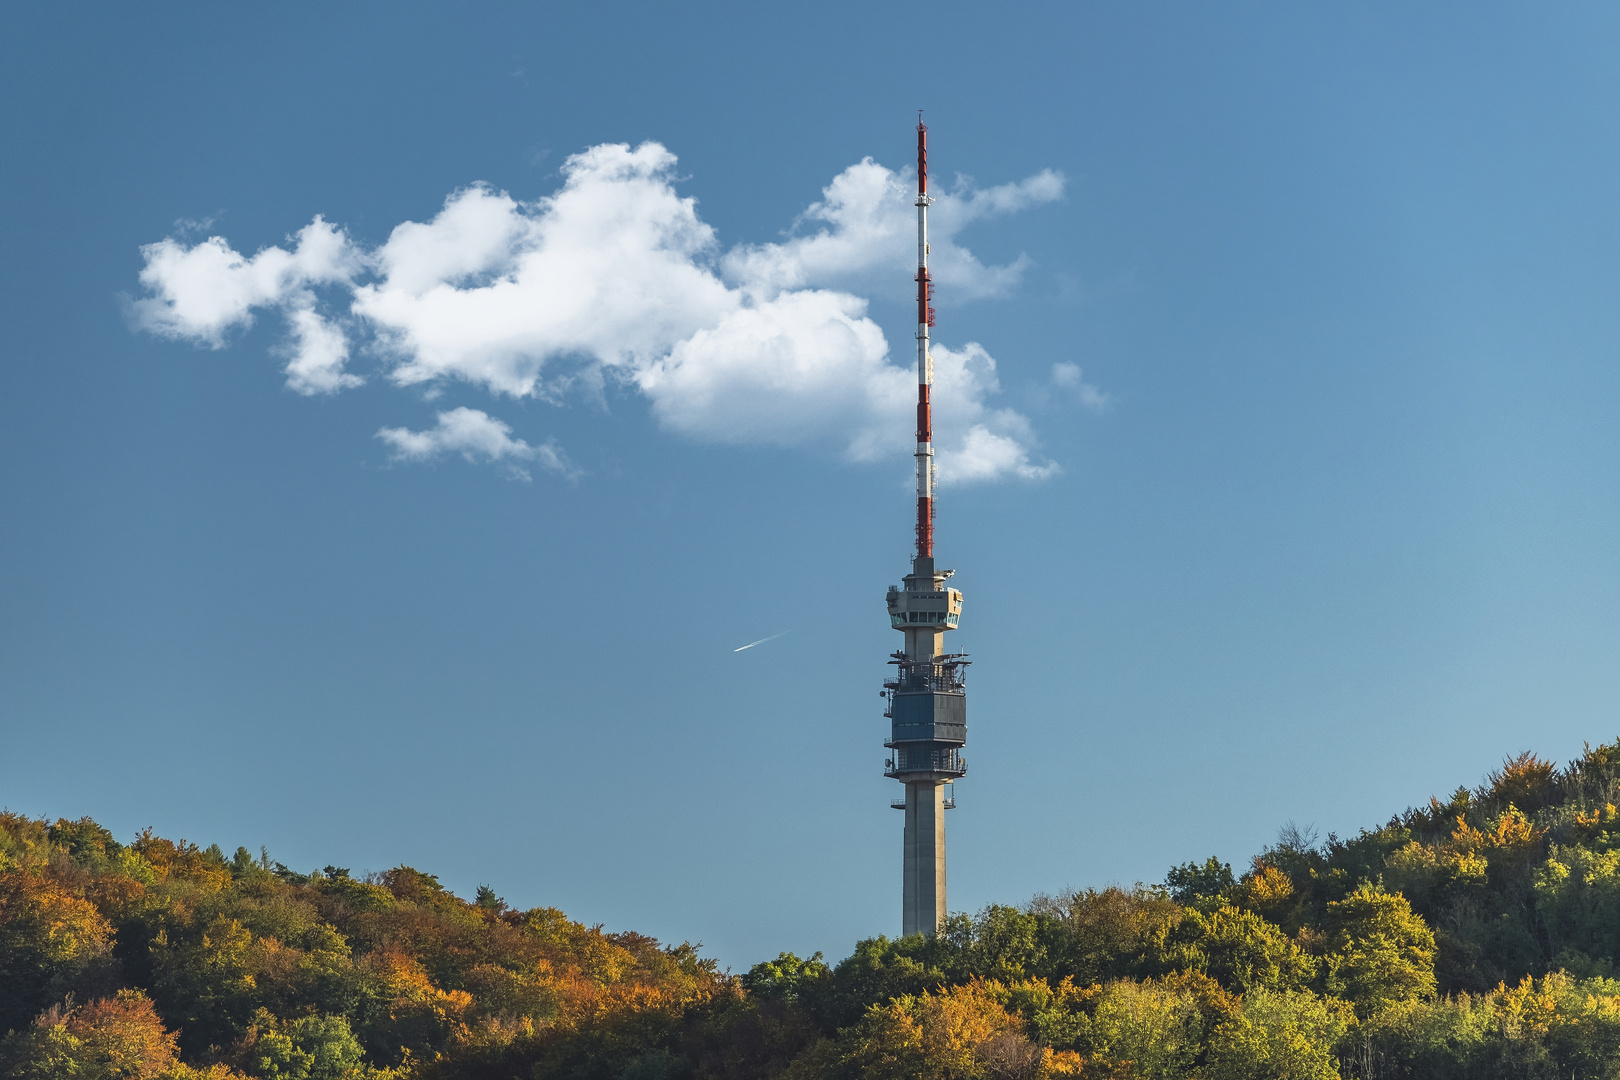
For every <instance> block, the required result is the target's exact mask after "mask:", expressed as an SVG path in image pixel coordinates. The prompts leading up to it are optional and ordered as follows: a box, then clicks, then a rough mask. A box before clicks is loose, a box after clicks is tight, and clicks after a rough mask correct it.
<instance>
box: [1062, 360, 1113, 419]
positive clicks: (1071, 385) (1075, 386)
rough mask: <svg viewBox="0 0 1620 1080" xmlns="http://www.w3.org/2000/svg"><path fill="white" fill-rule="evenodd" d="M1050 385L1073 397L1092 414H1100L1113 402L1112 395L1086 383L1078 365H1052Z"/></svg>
mask: <svg viewBox="0 0 1620 1080" xmlns="http://www.w3.org/2000/svg"><path fill="white" fill-rule="evenodd" d="M1052 385H1053V386H1054V387H1056V388H1057V389H1059V390H1062V391H1064V392H1066V393H1068V394H1071V395H1073V396H1074V397H1075V398H1076V399H1077V400H1078V401H1079V402H1080V404H1081V405H1084V406H1085V407H1086V408H1088V409H1090V410H1091V411H1092V412H1102V411H1103V410H1104V409H1106V408H1108V406H1109V405H1110V404H1112V403H1113V400H1114V399H1113V396H1112V395H1110V394H1108V393H1106V392H1105V391H1103V390H1102V389H1100V388H1099V387H1097V386H1094V385H1093V384H1091V383H1088V382H1086V380H1085V373H1084V372H1082V371H1081V370H1080V365H1079V364H1069V363H1061V364H1053V365H1052Z"/></svg>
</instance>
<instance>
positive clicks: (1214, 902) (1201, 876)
mask: <svg viewBox="0 0 1620 1080" xmlns="http://www.w3.org/2000/svg"><path fill="white" fill-rule="evenodd" d="M1164 887H1165V888H1166V889H1168V890H1169V891H1170V898H1171V899H1172V900H1174V901H1175V902H1176V903H1178V904H1185V905H1187V906H1188V907H1201V908H1202V907H1218V906H1220V905H1221V904H1224V903H1225V902H1226V901H1227V899H1228V898H1229V897H1230V896H1231V895H1232V893H1233V891H1234V890H1235V889H1236V888H1237V878H1235V877H1233V876H1232V866H1231V864H1230V863H1223V862H1221V861H1220V860H1219V859H1217V858H1216V857H1215V856H1213V855H1211V856H1210V857H1209V858H1207V859H1205V860H1204V861H1203V862H1201V863H1193V862H1188V863H1182V864H1181V865H1180V866H1175V867H1171V869H1170V872H1169V873H1168V874H1166V875H1165V876H1164Z"/></svg>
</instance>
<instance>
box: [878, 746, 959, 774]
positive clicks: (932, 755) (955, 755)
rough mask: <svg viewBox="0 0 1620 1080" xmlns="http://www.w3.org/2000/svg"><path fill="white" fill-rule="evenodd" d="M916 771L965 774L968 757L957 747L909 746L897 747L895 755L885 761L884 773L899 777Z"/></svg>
mask: <svg viewBox="0 0 1620 1080" xmlns="http://www.w3.org/2000/svg"><path fill="white" fill-rule="evenodd" d="M915 773H943V774H946V775H950V776H963V775H965V774H966V773H967V758H965V757H963V756H962V751H960V750H956V749H929V750H920V749H912V748H909V747H897V748H895V752H894V755H893V756H892V757H890V758H888V759H887V760H885V761H884V762H883V775H884V776H888V777H894V778H898V777H901V776H910V775H913V774H915Z"/></svg>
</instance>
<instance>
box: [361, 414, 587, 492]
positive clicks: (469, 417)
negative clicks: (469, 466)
mask: <svg viewBox="0 0 1620 1080" xmlns="http://www.w3.org/2000/svg"><path fill="white" fill-rule="evenodd" d="M438 419H439V422H438V424H437V425H436V426H434V427H431V428H428V429H427V430H425V431H411V430H410V429H409V428H402V427H398V428H383V429H382V430H381V431H379V432H377V438H379V439H381V440H382V441H383V442H385V443H387V444H388V445H389V446H390V447H392V448H393V451H394V458H395V459H396V460H399V461H430V460H432V459H433V458H436V457H438V456H439V455H440V454H447V453H449V454H460V455H461V456H462V457H464V458H466V459H467V460H468V461H480V460H482V461H495V462H504V463H505V464H506V465H507V467H508V468H509V469H510V470H511V471H512V472H513V474H514V475H517V476H520V477H522V478H523V479H528V477H529V473H528V470H527V469H525V468H523V467H522V466H521V465H520V464H518V463H519V462H525V461H532V462H534V463H535V464H537V465H539V466H541V467H542V468H544V469H546V470H547V471H549V472H554V473H559V474H561V475H563V476H566V477H568V478H569V479H573V478H575V477H577V476H578V475H579V472H578V470H577V469H575V468H574V466H573V465H572V464H571V463H570V462H569V461H568V458H567V457H566V456H565V455H564V454H563V452H562V451H561V450H559V449H558V448H557V445H556V444H555V443H553V442H545V443H542V444H541V445H539V446H530V445H529V444H528V443H526V442H524V441H523V440H522V439H514V438H513V437H512V429H511V427H509V426H508V425H506V424H504V423H502V422H501V421H499V420H497V419H495V418H494V417H493V416H490V415H489V414H488V413H486V412H484V411H483V410H481V409H469V408H466V407H461V408H456V409H451V410H449V411H448V412H442V413H440V414H439V418H438Z"/></svg>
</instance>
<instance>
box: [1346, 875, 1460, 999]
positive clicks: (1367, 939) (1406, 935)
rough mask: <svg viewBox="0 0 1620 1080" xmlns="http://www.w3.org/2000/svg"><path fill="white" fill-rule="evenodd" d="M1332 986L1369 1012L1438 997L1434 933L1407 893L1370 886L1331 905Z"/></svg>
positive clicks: (1365, 886)
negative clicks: (1408, 898) (1397, 1004)
mask: <svg viewBox="0 0 1620 1080" xmlns="http://www.w3.org/2000/svg"><path fill="white" fill-rule="evenodd" d="M1324 922H1325V926H1326V929H1327V945H1328V955H1327V988H1328V990H1329V992H1331V993H1333V994H1336V995H1338V996H1340V997H1344V998H1347V999H1349V1000H1350V1001H1351V1002H1352V1003H1354V1004H1355V1007H1356V1012H1357V1014H1358V1015H1360V1016H1363V1017H1366V1016H1370V1015H1372V1014H1373V1013H1376V1012H1377V1011H1378V1010H1380V1009H1382V1008H1385V1007H1387V1006H1389V1005H1392V1004H1394V1003H1396V1002H1402V1001H1415V1000H1420V999H1423V998H1427V997H1432V996H1433V995H1434V992H1435V979H1434V957H1435V945H1434V933H1433V932H1432V931H1430V929H1429V927H1428V925H1427V924H1426V923H1424V921H1423V920H1422V919H1421V918H1420V917H1419V916H1417V915H1415V914H1414V913H1413V912H1412V906H1411V905H1410V904H1408V903H1407V902H1406V897H1404V896H1401V895H1400V894H1399V893H1386V892H1384V891H1383V890H1382V889H1378V888H1374V887H1372V886H1370V885H1364V886H1362V887H1361V888H1359V889H1357V890H1356V891H1355V892H1353V893H1351V894H1350V895H1349V896H1347V897H1345V898H1344V899H1343V900H1335V901H1332V902H1330V903H1329V904H1328V905H1327V917H1326V919H1325V920H1324Z"/></svg>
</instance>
